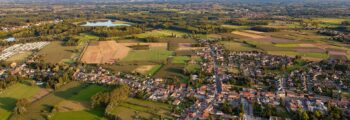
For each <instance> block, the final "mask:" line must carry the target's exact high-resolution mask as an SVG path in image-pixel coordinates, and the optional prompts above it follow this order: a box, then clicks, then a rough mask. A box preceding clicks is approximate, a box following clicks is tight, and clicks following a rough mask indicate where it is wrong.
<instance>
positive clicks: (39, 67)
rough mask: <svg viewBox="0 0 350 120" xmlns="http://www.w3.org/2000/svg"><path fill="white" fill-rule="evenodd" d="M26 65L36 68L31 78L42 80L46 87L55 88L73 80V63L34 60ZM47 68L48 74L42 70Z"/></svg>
mask: <svg viewBox="0 0 350 120" xmlns="http://www.w3.org/2000/svg"><path fill="white" fill-rule="evenodd" d="M28 67H29V68H32V69H35V70H36V71H35V73H34V75H33V78H32V79H33V80H35V81H41V82H44V83H45V84H46V87H47V88H52V89H57V88H59V87H61V86H62V85H64V84H66V83H68V82H69V81H71V80H74V78H73V74H74V72H75V67H74V66H73V65H59V64H48V63H43V62H35V63H29V64H28ZM47 70H50V71H49V73H50V74H48V73H44V72H43V71H47Z"/></svg>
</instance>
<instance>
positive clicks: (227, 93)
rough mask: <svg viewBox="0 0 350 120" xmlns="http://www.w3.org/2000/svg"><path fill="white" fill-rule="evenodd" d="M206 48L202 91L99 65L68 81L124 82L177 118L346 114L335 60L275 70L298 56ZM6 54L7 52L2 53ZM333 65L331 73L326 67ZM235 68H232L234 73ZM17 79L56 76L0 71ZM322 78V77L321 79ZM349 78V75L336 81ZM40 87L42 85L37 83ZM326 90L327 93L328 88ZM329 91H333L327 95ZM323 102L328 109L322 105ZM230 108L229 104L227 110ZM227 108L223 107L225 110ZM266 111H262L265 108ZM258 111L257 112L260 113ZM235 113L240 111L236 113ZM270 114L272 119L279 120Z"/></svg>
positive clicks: (15, 68) (16, 68)
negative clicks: (338, 111)
mask: <svg viewBox="0 0 350 120" xmlns="http://www.w3.org/2000/svg"><path fill="white" fill-rule="evenodd" d="M47 44H48V42H37V43H27V44H18V45H14V46H12V47H10V48H7V49H6V50H4V53H3V57H4V58H7V57H6V55H7V54H15V53H18V52H21V51H26V50H33V49H40V48H42V47H43V46H45V45H47ZM200 44H202V45H203V46H205V48H203V49H202V50H200V51H198V52H196V54H194V56H199V57H201V58H202V59H203V61H202V62H201V63H198V64H201V65H202V66H201V73H204V74H205V76H204V77H203V76H201V75H200V74H192V75H191V77H190V79H191V81H194V82H196V81H199V79H200V78H204V80H203V81H204V82H203V83H202V85H201V86H200V87H194V86H191V85H190V84H185V83H181V84H172V83H169V84H168V83H167V82H166V81H167V80H166V79H163V78H152V77H149V76H144V75H138V74H126V73H112V72H110V71H109V70H107V69H105V68H102V67H98V68H97V69H87V68H85V67H83V66H80V67H77V68H76V70H75V72H74V74H73V76H72V78H74V79H75V80H78V81H83V82H87V83H94V84H109V85H111V84H127V85H129V86H130V88H131V91H132V95H131V96H133V97H141V98H143V99H147V100H151V101H160V102H164V103H170V104H172V105H174V106H177V107H175V108H174V113H173V114H172V115H173V116H175V117H177V118H181V119H208V118H210V117H213V116H219V117H220V118H222V119H230V118H232V117H233V118H245V119H262V118H261V117H263V115H262V114H263V113H262V111H261V110H262V108H263V107H261V106H266V105H268V106H272V108H281V107H282V108H285V109H286V110H287V111H286V112H297V111H299V110H302V111H311V112H315V111H318V112H321V113H326V112H327V111H328V107H327V105H335V106H338V107H340V109H342V110H344V112H345V113H344V114H347V115H349V113H350V111H349V107H350V106H349V105H350V101H349V100H348V99H343V98H341V97H339V94H340V93H341V91H342V90H348V89H349V83H344V82H343V81H345V80H344V79H346V78H348V77H349V76H350V71H348V70H347V69H343V67H341V65H342V64H348V63H344V62H342V61H339V60H325V61H323V62H325V63H313V62H307V63H305V64H308V66H310V67H307V68H306V69H305V68H296V69H291V70H290V72H283V73H279V72H273V71H280V70H281V69H288V68H289V67H291V66H293V65H296V64H299V63H298V62H300V61H298V59H297V58H291V57H286V56H276V55H268V54H265V53H260V52H230V53H227V52H226V51H225V50H224V48H223V47H222V46H221V45H220V44H218V43H216V42H215V41H212V40H201V42H200ZM6 53H7V54H6ZM333 64H335V65H337V67H336V68H334V69H333V70H332V69H331V68H329V66H327V65H333ZM232 69H235V70H232ZM8 74H10V75H16V76H22V77H28V78H34V77H35V76H38V75H39V74H40V75H44V76H54V75H57V74H58V73H57V71H56V72H55V70H53V69H50V68H48V69H35V68H30V67H29V66H28V65H27V64H25V63H24V64H22V65H16V64H14V65H12V66H11V67H10V68H7V69H2V70H1V72H0V76H1V77H2V78H5V77H6V76H8ZM321 76H322V77H321ZM340 76H347V77H340ZM36 84H37V85H42V84H43V82H42V81H37V83H36ZM328 89H329V90H328ZM328 91H330V92H331V93H329V94H328V93H327V92H328ZM326 104H327V105H326ZM227 105H228V106H227ZM224 106H225V107H224ZM265 109H266V108H265ZM259 110H260V111H259ZM235 111H239V112H238V114H237V112H235ZM275 112H277V113H275V114H273V115H270V116H271V117H270V118H279V117H277V116H274V115H276V114H278V112H279V111H275Z"/></svg>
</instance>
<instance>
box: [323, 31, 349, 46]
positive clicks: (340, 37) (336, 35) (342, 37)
mask: <svg viewBox="0 0 350 120" xmlns="http://www.w3.org/2000/svg"><path fill="white" fill-rule="evenodd" d="M317 33H318V34H322V35H327V36H331V38H330V40H334V41H339V42H345V43H349V42H350V35H346V34H344V33H342V32H338V31H335V30H327V29H324V30H319V31H317Z"/></svg>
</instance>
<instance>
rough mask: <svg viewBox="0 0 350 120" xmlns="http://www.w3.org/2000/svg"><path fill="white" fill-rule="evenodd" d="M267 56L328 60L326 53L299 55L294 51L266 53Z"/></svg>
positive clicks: (299, 53)
mask: <svg viewBox="0 0 350 120" xmlns="http://www.w3.org/2000/svg"><path fill="white" fill-rule="evenodd" d="M268 53H269V54H273V55H286V56H289V57H295V56H297V55H298V56H301V57H308V58H317V59H326V58H328V54H326V53H312V52H307V53H301V52H294V51H268Z"/></svg>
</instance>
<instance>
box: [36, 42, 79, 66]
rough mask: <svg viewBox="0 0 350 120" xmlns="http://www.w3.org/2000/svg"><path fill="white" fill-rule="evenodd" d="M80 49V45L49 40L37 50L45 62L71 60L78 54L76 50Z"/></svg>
mask: <svg viewBox="0 0 350 120" xmlns="http://www.w3.org/2000/svg"><path fill="white" fill-rule="evenodd" d="M80 49H82V46H63V45H62V42H58V41H55V42H51V43H50V44H49V45H47V46H46V47H44V48H43V49H42V50H40V51H39V52H38V55H40V56H42V57H43V58H42V59H43V60H44V61H45V62H47V63H63V62H67V61H72V60H73V59H76V58H77V57H78V56H79V53H78V52H76V50H80Z"/></svg>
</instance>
